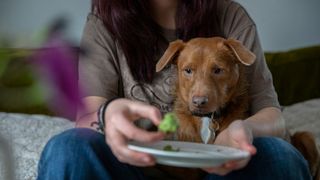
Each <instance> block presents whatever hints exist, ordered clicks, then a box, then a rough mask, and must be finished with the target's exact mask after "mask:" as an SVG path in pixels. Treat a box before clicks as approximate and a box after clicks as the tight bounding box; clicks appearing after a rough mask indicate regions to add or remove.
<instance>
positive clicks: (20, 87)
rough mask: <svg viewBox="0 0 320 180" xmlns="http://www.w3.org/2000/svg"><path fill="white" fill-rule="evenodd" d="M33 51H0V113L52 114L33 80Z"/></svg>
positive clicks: (36, 81)
mask: <svg viewBox="0 0 320 180" xmlns="http://www.w3.org/2000/svg"><path fill="white" fill-rule="evenodd" d="M32 53H33V50H23V49H0V111H4V112H20V113H37V114H52V113H51V112H50V111H49V110H48V108H47V103H46V101H45V97H44V94H43V90H42V87H41V85H40V84H39V82H38V80H37V79H36V78H35V75H34V71H33V68H32V63H31V60H30V59H29V58H27V57H30V55H31V54H32Z"/></svg>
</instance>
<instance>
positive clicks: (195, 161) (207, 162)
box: [128, 141, 249, 168]
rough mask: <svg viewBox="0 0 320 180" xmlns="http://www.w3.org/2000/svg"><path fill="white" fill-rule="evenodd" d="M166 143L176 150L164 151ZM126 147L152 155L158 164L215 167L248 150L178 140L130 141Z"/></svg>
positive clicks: (245, 153) (245, 156)
mask: <svg viewBox="0 0 320 180" xmlns="http://www.w3.org/2000/svg"><path fill="white" fill-rule="evenodd" d="M168 145H169V146H171V147H172V149H174V150H177V149H178V151H177V152H176V151H165V150H164V147H166V146H168ZM128 148H129V149H131V150H135V151H139V152H144V153H149V154H151V155H153V156H154V157H155V158H156V161H157V163H159V164H163V165H170V166H177V167H190V168H201V167H215V166H219V165H222V164H223V163H225V162H228V161H231V160H241V159H244V158H247V157H249V153H248V152H246V151H242V150H239V149H235V148H230V147H225V146H218V145H212V144H200V143H191V142H178V141H159V142H156V143H149V144H146V143H140V142H134V141H132V142H129V145H128Z"/></svg>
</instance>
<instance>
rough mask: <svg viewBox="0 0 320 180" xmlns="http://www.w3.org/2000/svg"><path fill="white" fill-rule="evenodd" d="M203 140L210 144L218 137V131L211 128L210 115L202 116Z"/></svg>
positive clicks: (201, 131)
mask: <svg viewBox="0 0 320 180" xmlns="http://www.w3.org/2000/svg"><path fill="white" fill-rule="evenodd" d="M201 121H202V123H201V130H200V133H201V134H200V135H201V140H202V142H203V143H205V144H208V142H209V141H210V140H211V139H212V138H213V139H214V138H215V137H216V132H215V131H214V130H213V129H211V128H210V122H211V119H210V118H209V117H202V118H201Z"/></svg>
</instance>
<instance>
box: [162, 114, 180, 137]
mask: <svg viewBox="0 0 320 180" xmlns="http://www.w3.org/2000/svg"><path fill="white" fill-rule="evenodd" d="M178 127H179V123H178V120H177V118H176V116H175V114H174V113H167V114H165V115H164V118H163V120H162V121H161V123H160V125H159V126H158V129H159V131H162V132H164V133H174V132H176V131H177V129H178Z"/></svg>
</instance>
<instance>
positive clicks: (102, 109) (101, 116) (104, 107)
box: [97, 97, 118, 133]
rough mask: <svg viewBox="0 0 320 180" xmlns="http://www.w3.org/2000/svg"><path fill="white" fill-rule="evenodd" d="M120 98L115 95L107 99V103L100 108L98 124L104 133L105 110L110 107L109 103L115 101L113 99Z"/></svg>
mask: <svg viewBox="0 0 320 180" xmlns="http://www.w3.org/2000/svg"><path fill="white" fill-rule="evenodd" d="M116 99H118V97H114V98H111V99H109V100H108V101H106V102H105V103H103V104H102V105H101V106H100V108H99V110H98V113H97V115H98V126H99V130H100V131H102V132H103V133H104V127H105V118H104V116H105V112H106V109H107V107H108V105H109V104H110V103H111V102H112V101H113V100H116Z"/></svg>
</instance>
